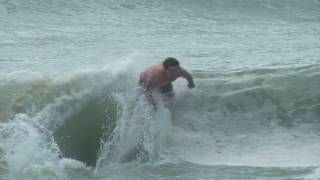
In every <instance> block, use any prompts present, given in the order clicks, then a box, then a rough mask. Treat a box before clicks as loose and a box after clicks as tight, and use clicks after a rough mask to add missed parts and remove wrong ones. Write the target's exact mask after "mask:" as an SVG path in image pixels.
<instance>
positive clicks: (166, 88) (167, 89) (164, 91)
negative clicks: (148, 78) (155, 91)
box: [159, 83, 173, 94]
mask: <svg viewBox="0 0 320 180" xmlns="http://www.w3.org/2000/svg"><path fill="white" fill-rule="evenodd" d="M172 89H173V87H172V83H168V84H167V85H164V86H161V87H160V88H159V91H160V93H162V94H167V93H169V92H171V91H172Z"/></svg>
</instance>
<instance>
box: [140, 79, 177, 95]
mask: <svg viewBox="0 0 320 180" xmlns="http://www.w3.org/2000/svg"><path fill="white" fill-rule="evenodd" d="M139 85H140V86H144V82H143V81H141V80H140V81H139ZM172 90H173V86H172V83H168V84H166V85H164V86H161V87H160V88H159V92H160V93H161V94H167V93H169V92H172Z"/></svg>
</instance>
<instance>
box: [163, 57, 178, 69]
mask: <svg viewBox="0 0 320 180" xmlns="http://www.w3.org/2000/svg"><path fill="white" fill-rule="evenodd" d="M162 65H163V67H164V69H168V68H176V67H179V61H178V60H177V59H175V58H172V57H168V58H167V59H165V60H164V61H163V63H162Z"/></svg>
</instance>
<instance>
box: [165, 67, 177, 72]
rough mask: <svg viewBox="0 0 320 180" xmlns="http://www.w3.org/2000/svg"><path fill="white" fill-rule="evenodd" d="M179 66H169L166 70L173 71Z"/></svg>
mask: <svg viewBox="0 0 320 180" xmlns="http://www.w3.org/2000/svg"><path fill="white" fill-rule="evenodd" d="M179 68H180V67H179V66H169V67H168V68H167V69H166V71H167V72H168V73H175V72H176V71H177V70H178V69H179Z"/></svg>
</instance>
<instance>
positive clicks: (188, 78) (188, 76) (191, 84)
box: [180, 68, 195, 89]
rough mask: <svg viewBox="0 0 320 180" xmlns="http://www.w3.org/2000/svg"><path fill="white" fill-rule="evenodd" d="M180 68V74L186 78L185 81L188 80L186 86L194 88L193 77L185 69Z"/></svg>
mask: <svg viewBox="0 0 320 180" xmlns="http://www.w3.org/2000/svg"><path fill="white" fill-rule="evenodd" d="M180 69H181V76H182V77H184V78H186V79H187V81H188V87H189V88H190V89H192V88H194V87H195V84H194V82H193V77H192V76H191V74H190V73H189V72H188V71H187V70H185V69H183V68H180Z"/></svg>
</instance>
